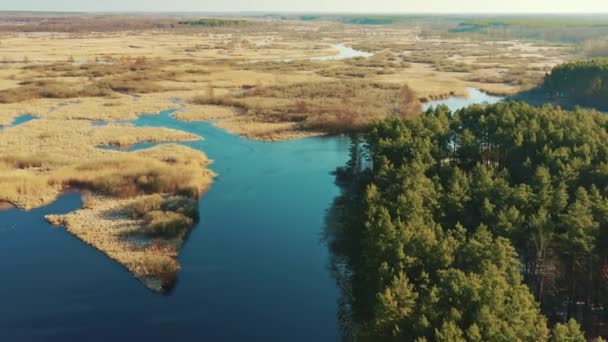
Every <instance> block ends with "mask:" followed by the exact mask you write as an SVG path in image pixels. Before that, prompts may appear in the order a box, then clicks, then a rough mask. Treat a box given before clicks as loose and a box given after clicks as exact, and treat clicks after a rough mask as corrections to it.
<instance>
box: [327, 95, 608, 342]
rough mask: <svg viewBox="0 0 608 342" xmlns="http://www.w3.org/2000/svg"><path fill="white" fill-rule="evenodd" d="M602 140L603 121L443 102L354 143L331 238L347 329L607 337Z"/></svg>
mask: <svg viewBox="0 0 608 342" xmlns="http://www.w3.org/2000/svg"><path fill="white" fill-rule="evenodd" d="M606 141H608V119H607V118H606V117H605V116H604V115H602V114H600V113H598V112H595V111H587V110H581V109H577V110H574V111H565V110H562V109H560V108H557V107H553V106H550V105H546V106H543V107H534V106H531V105H529V104H526V103H522V102H507V103H499V104H495V105H490V106H480V105H474V106H470V107H467V108H465V109H462V110H460V111H457V112H455V113H452V112H450V111H449V110H448V108H447V107H444V106H441V107H438V108H436V109H431V110H428V111H427V112H425V113H423V114H422V115H420V116H419V117H417V118H414V119H407V120H404V119H401V118H392V119H388V120H384V121H382V122H378V123H376V124H374V125H372V126H371V127H370V128H369V129H368V130H367V131H366V132H365V134H364V135H363V136H359V137H354V138H353V143H352V147H351V158H350V161H349V162H348V163H347V165H346V166H344V167H343V168H340V169H339V170H338V171H337V176H338V180H339V181H341V182H342V183H343V184H348V186H347V187H345V188H346V189H347V190H346V191H345V193H344V195H343V197H342V198H340V199H339V200H338V201H337V202H336V206H335V208H334V209H335V210H334V212H336V213H337V214H336V215H337V218H338V219H337V220H336V222H334V223H333V224H332V226H333V228H332V230H331V231H332V233H331V234H330V235H331V236H330V237H331V239H330V241H331V247H332V251H333V252H334V256H335V257H336V259H338V260H339V262H336V263H335V264H340V265H342V266H344V267H336V268H338V269H340V270H339V272H337V273H340V274H341V281H342V285H341V287H342V288H343V289H345V294H344V295H345V298H344V305H343V308H344V311H347V313H345V312H343V314H344V316H348V317H349V323H348V325H349V332H348V333H349V334H352V335H353V336H354V337H356V339H358V340H382V339H385V340H387V341H391V340H407V341H435V340H436V341H516V340H526V341H528V340H529V341H532V340H533V341H547V340H551V341H586V338H585V335H584V333H583V331H585V332H586V333H587V336H588V337H596V336H602V335H604V336H605V334H606V333H607V331H605V330H602V329H605V328H604V327H603V326H604V325H603V324H602V323H606V321H607V317H608V311H607V304H608V303H607V302H608V295H607V294H608V293H607V290H608V284H607V283H608V282H607V280H608V249H607V248H606V246H607V245H608V197H607V192H608V145H607V144H606ZM600 340H601V339H600Z"/></svg>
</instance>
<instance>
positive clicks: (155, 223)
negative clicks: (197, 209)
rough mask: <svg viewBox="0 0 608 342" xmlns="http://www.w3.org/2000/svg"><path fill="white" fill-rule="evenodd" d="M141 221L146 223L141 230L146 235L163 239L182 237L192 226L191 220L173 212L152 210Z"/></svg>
mask: <svg viewBox="0 0 608 342" xmlns="http://www.w3.org/2000/svg"><path fill="white" fill-rule="evenodd" d="M143 219H144V221H145V222H146V226H145V227H144V229H143V232H144V233H145V234H146V235H148V236H154V237H163V238H175V237H180V236H183V235H184V234H185V233H186V231H187V230H188V229H190V227H191V226H192V224H193V221H192V219H191V218H189V217H186V216H184V215H182V214H180V213H176V212H173V211H162V210H154V211H151V212H149V213H147V214H146V215H145V216H144V217H143Z"/></svg>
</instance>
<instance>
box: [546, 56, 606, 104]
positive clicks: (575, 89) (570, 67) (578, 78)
mask: <svg viewBox="0 0 608 342" xmlns="http://www.w3.org/2000/svg"><path fill="white" fill-rule="evenodd" d="M542 89H543V91H545V92H546V93H547V94H548V95H549V96H551V97H555V98H558V99H560V98H561V99H565V100H567V101H569V102H571V103H575V104H579V105H583V106H589V107H596V108H600V109H608V58H603V59H592V60H584V61H577V62H571V63H565V64H562V65H559V66H557V67H555V68H553V70H552V71H551V73H550V74H549V75H547V76H546V77H545V80H544V83H543V85H542Z"/></svg>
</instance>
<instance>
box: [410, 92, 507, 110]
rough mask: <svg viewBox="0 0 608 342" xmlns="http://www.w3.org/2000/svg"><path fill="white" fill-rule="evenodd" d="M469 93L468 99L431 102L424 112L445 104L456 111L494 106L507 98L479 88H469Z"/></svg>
mask: <svg viewBox="0 0 608 342" xmlns="http://www.w3.org/2000/svg"><path fill="white" fill-rule="evenodd" d="M467 91H468V93H469V96H468V97H458V96H453V97H450V98H447V99H444V100H437V101H429V102H427V103H425V104H424V105H423V106H422V107H423V109H424V110H427V109H429V108H431V107H435V106H438V105H442V104H445V105H446V106H448V108H450V110H452V111H455V110H459V109H461V108H464V107H466V106H468V105H472V104H475V103H486V104H493V103H496V102H500V101H502V100H503V99H504V98H505V97H504V96H494V95H489V94H486V93H484V92H482V91H480V90H479V89H477V88H471V87H468V88H467Z"/></svg>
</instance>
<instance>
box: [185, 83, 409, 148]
mask: <svg viewBox="0 0 608 342" xmlns="http://www.w3.org/2000/svg"><path fill="white" fill-rule="evenodd" d="M193 102H194V103H196V104H204V103H206V104H209V105H214V106H225V107H231V108H238V109H239V110H240V111H241V112H242V114H241V115H240V116H239V117H237V118H233V119H232V120H230V121H229V122H225V123H222V122H220V123H219V125H220V127H224V128H229V129H230V128H231V127H234V126H236V125H243V129H237V130H238V131H239V133H240V134H244V135H246V136H259V137H260V138H265V139H268V136H276V135H277V133H279V131H280V130H283V131H285V132H286V134H288V135H291V134H292V133H293V132H294V131H295V132H301V131H312V132H326V133H336V132H343V131H352V130H359V129H361V128H363V127H365V126H366V125H367V124H368V123H369V122H371V121H373V120H377V119H382V118H385V117H387V116H389V115H402V116H406V115H414V114H417V113H418V112H419V111H420V104H419V103H418V101H417V99H416V96H415V94H414V92H413V91H411V90H410V89H409V87H407V86H406V85H401V86H400V85H393V84H381V83H372V82H366V81H358V82H356V81H351V82H315V83H298V84H290V85H285V86H269V87H255V88H253V89H251V90H250V91H247V92H244V93H242V94H240V95H230V96H223V97H208V96H201V97H196V98H194V99H193ZM252 123H258V124H259V125H263V128H260V126H259V125H258V126H255V125H253V124H252ZM230 130H231V131H234V129H230Z"/></svg>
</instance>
